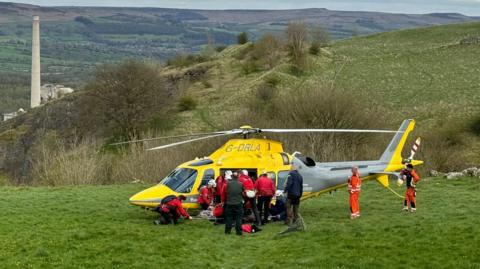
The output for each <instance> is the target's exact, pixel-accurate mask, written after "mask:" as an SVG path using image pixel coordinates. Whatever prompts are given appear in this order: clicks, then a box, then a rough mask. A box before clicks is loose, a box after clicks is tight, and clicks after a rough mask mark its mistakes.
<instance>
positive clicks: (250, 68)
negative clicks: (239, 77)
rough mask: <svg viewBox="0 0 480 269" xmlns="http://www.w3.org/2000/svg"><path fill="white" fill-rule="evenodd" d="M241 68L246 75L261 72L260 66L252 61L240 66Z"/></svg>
mask: <svg viewBox="0 0 480 269" xmlns="http://www.w3.org/2000/svg"><path fill="white" fill-rule="evenodd" d="M240 68H241V70H242V73H243V74H244V75H248V74H251V73H255V72H258V71H260V66H259V64H258V62H257V61H255V60H253V59H250V60H246V61H245V62H243V63H241V64H240Z"/></svg>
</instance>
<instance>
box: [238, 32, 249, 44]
mask: <svg viewBox="0 0 480 269" xmlns="http://www.w3.org/2000/svg"><path fill="white" fill-rule="evenodd" d="M247 42H248V35H247V33H246V32H241V33H240V34H239V35H238V36H237V43H238V44H240V45H243V44H245V43H247Z"/></svg>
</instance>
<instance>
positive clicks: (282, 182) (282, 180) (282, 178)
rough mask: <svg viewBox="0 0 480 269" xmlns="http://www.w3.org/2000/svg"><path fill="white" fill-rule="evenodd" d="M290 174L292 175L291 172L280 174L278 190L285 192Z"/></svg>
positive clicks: (281, 172) (280, 172)
mask: <svg viewBox="0 0 480 269" xmlns="http://www.w3.org/2000/svg"><path fill="white" fill-rule="evenodd" d="M288 173H290V171H279V172H278V181H277V190H282V191H283V190H284V189H285V183H286V182H287V177H288Z"/></svg>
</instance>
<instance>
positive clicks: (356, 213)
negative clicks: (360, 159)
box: [348, 166, 362, 219]
mask: <svg viewBox="0 0 480 269" xmlns="http://www.w3.org/2000/svg"><path fill="white" fill-rule="evenodd" d="M361 186H362V180H361V179H360V174H359V173H358V168H357V167H355V166H354V167H352V176H351V177H350V178H349V179H348V193H350V213H351V214H350V218H351V219H356V218H358V217H360V204H359V202H358V197H359V196H360V190H361Z"/></svg>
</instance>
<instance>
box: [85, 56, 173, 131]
mask: <svg viewBox="0 0 480 269" xmlns="http://www.w3.org/2000/svg"><path fill="white" fill-rule="evenodd" d="M86 91H87V98H86V102H87V104H86V105H87V107H88V110H89V113H92V114H93V115H95V114H97V115H98V116H100V117H102V118H103V121H104V122H105V123H106V124H108V125H109V126H111V128H112V129H113V130H112V131H113V134H115V135H120V136H121V137H123V138H126V139H132V138H135V137H138V135H139V134H140V130H141V128H142V127H144V126H145V125H146V124H147V123H149V122H151V121H152V120H153V119H154V118H155V117H156V116H158V113H159V112H162V111H165V110H164V107H165V105H166V104H167V102H168V101H167V100H168V98H167V91H166V88H165V87H164V82H163V79H162V78H161V76H160V72H159V70H158V68H157V67H155V66H152V65H148V64H146V63H142V62H138V61H134V60H126V61H124V62H122V63H120V64H118V65H104V66H101V67H99V68H98V69H97V72H96V75H95V79H94V80H93V81H91V82H90V83H89V84H88V85H87V86H86Z"/></svg>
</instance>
